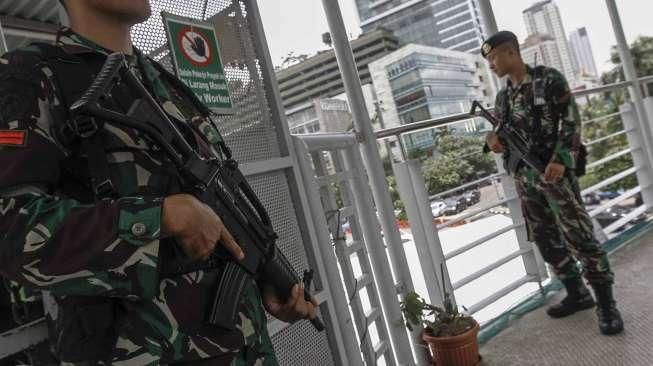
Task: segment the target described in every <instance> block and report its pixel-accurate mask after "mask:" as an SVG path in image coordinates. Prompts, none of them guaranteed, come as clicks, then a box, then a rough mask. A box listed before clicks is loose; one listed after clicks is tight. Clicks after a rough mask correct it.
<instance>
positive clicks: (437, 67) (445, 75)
mask: <svg viewBox="0 0 653 366" xmlns="http://www.w3.org/2000/svg"><path fill="white" fill-rule="evenodd" d="M370 73H371V75H372V82H373V83H374V89H375V91H376V96H377V98H378V103H379V105H380V106H381V108H380V109H381V115H382V118H383V121H384V124H385V127H395V126H400V125H405V124H409V123H413V122H419V121H423V120H427V119H430V118H437V117H442V116H446V115H451V114H456V113H465V112H468V111H469V109H470V107H471V104H472V101H473V100H479V101H481V102H482V103H483V104H490V103H492V102H493V98H492V95H491V85H490V84H489V82H490V74H489V73H488V70H487V68H486V67H485V60H483V59H482V58H481V56H480V55H474V54H470V53H468V52H460V51H451V50H445V49H442V48H436V47H428V46H423V45H416V44H409V45H406V46H404V47H402V48H400V49H399V50H397V51H395V52H393V53H391V54H389V55H387V56H384V57H383V58H381V59H379V60H376V61H374V62H372V63H370ZM488 127H489V125H487V124H485V123H484V122H483V121H475V120H473V119H469V120H467V121H464V122H460V123H457V124H454V125H451V126H449V127H448V128H449V130H450V131H451V132H454V133H460V134H467V133H469V134H474V133H478V132H479V131H484V130H486V129H487V128H488ZM436 130H437V128H434V129H427V130H421V131H418V132H414V133H409V134H405V135H404V136H403V140H404V141H403V143H404V147H405V148H406V150H407V151H411V150H414V149H427V148H431V147H433V144H434V142H435V139H434V137H435V135H436Z"/></svg>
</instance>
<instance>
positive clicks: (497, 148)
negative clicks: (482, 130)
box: [485, 132, 505, 154]
mask: <svg viewBox="0 0 653 366" xmlns="http://www.w3.org/2000/svg"><path fill="white" fill-rule="evenodd" d="M485 142H486V143H487V146H488V147H489V148H490V150H492V151H493V152H495V153H497V154H500V153H502V152H503V150H504V149H505V147H504V146H503V144H502V143H501V141H500V140H499V135H497V134H496V133H494V132H488V134H487V135H486V136H485Z"/></svg>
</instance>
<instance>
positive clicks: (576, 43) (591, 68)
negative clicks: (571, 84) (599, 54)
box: [569, 27, 598, 76]
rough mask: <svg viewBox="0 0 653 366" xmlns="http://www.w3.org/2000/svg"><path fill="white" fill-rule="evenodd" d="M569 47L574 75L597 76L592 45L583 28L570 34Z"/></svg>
mask: <svg viewBox="0 0 653 366" xmlns="http://www.w3.org/2000/svg"><path fill="white" fill-rule="evenodd" d="M569 47H570V48H571V53H572V55H573V57H574V61H575V62H574V64H575V70H574V71H575V73H576V75H588V76H598V72H597V71H596V63H595V62H594V53H593V52H592V45H591V44H590V39H589V37H588V35H587V30H586V29H585V27H583V28H579V29H576V30H574V31H573V32H571V34H570V35H569Z"/></svg>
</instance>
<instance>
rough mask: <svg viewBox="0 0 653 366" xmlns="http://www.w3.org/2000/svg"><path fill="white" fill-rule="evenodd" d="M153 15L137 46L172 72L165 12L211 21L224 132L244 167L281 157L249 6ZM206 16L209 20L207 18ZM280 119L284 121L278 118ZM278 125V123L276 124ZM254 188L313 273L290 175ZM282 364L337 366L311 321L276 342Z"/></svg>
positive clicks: (301, 266)
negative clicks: (227, 112)
mask: <svg viewBox="0 0 653 366" xmlns="http://www.w3.org/2000/svg"><path fill="white" fill-rule="evenodd" d="M151 4H152V12H153V14H154V15H153V16H152V17H151V18H150V19H149V20H148V21H147V22H145V23H143V24H141V25H139V26H137V27H135V28H134V30H133V37H134V41H135V43H136V45H137V46H138V47H139V48H140V49H141V50H143V51H144V52H145V53H147V54H148V55H150V56H151V57H153V58H154V59H155V60H158V61H159V62H161V63H162V64H163V65H165V66H166V67H167V68H169V69H170V70H172V66H171V62H170V56H169V53H170V52H169V49H168V46H167V39H166V35H165V31H164V28H163V23H162V20H161V17H160V15H159V14H160V12H161V11H166V12H169V13H172V14H176V15H181V16H186V17H192V18H196V19H201V18H204V19H207V21H210V22H212V23H214V25H215V27H216V31H217V36H218V41H219V43H220V50H221V55H222V61H223V64H224V65H225V75H226V77H227V82H228V85H229V91H230V94H231V97H232V102H233V106H234V114H233V116H222V117H219V119H218V121H219V128H220V132H221V133H222V135H223V136H224V137H225V140H226V141H227V144H228V145H229V146H230V147H231V149H232V151H233V152H234V156H235V158H236V159H237V160H238V161H239V162H241V163H250V162H256V161H265V160H270V159H275V158H279V157H281V154H280V150H279V146H281V145H284V144H283V143H282V141H281V138H282V136H283V135H282V134H281V133H279V131H278V130H277V126H279V125H280V123H279V121H278V120H275V119H274V118H275V117H274V116H273V115H272V112H271V108H270V107H269V106H270V105H273V103H274V100H272V99H273V98H271V97H270V96H269V95H266V88H265V85H264V84H263V80H264V77H263V72H264V71H263V70H262V68H261V61H260V60H261V59H260V57H263V56H262V55H261V54H260V52H259V51H257V49H256V47H255V44H257V42H255V39H254V38H253V37H254V36H253V34H254V32H253V31H252V27H251V26H250V24H249V19H248V17H247V15H248V14H247V5H246V4H247V2H246V1H241V2H239V1H232V0H209V1H202V0H177V1H171V0H152V1H151ZM203 15H204V16H203ZM276 118H279V116H277V117H276ZM275 121H276V122H277V123H275ZM248 180H249V182H250V184H251V185H252V187H253V189H254V190H255V192H256V193H257V194H258V196H259V197H260V198H261V201H262V202H263V204H264V205H265V207H266V208H267V210H268V213H269V214H270V218H271V220H272V223H273V225H274V228H275V231H276V232H277V234H278V235H279V239H278V241H277V243H278V245H279V247H280V248H281V250H282V251H283V252H284V254H286V256H287V257H288V259H289V260H290V262H291V263H292V265H293V266H294V267H295V269H296V270H297V271H298V272H300V273H301V272H303V270H305V269H307V268H308V262H307V257H306V252H305V250H304V247H303V243H302V235H301V232H300V229H299V227H300V226H299V223H298V221H297V216H296V214H295V206H294V203H293V200H292V195H291V192H290V187H289V184H288V178H287V176H286V171H285V170H284V171H276V172H273V173H268V174H261V175H257V176H254V177H250V178H249V179H248ZM272 341H273V343H274V348H275V351H276V353H277V357H278V359H279V362H280V364H281V365H284V366H286V365H288V366H293V365H298V366H304V365H332V364H333V357H332V354H331V350H330V347H329V342H328V339H327V336H326V334H325V333H324V332H322V333H318V332H316V331H315V330H314V328H313V327H312V325H311V324H310V323H308V322H298V323H296V324H294V325H292V326H289V327H287V328H285V329H283V330H281V331H279V332H278V333H276V334H275V335H274V336H273V337H272Z"/></svg>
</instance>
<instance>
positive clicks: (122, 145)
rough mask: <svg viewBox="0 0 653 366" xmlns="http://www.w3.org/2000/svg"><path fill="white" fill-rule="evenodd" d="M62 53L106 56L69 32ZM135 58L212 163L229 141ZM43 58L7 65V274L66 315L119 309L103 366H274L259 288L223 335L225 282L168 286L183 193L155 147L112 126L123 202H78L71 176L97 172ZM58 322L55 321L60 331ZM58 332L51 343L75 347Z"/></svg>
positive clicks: (3, 246)
mask: <svg viewBox="0 0 653 366" xmlns="http://www.w3.org/2000/svg"><path fill="white" fill-rule="evenodd" d="M58 43H59V45H60V46H63V45H66V47H67V48H68V49H74V50H75V54H76V55H77V56H78V57H80V58H82V59H86V58H88V57H102V58H104V57H106V55H107V54H108V51H107V50H105V49H102V48H101V47H100V46H98V45H96V44H94V43H92V42H91V41H89V40H87V39H84V38H82V37H81V36H79V35H76V34H74V33H73V32H71V31H69V30H65V31H63V32H62V34H61V37H60V39H59V41H58ZM135 55H136V56H133V57H130V60H129V61H130V64H131V65H132V66H133V67H134V68H135V69H136V70H137V71H138V73H139V74H140V75H141V76H142V75H143V74H145V75H147V76H148V77H149V79H150V80H151V81H152V86H151V88H152V91H153V93H154V94H155V95H156V96H157V97H158V99H159V101H161V104H162V106H163V108H164V109H165V110H166V111H167V112H168V113H170V114H172V115H176V116H179V118H180V119H181V120H183V121H191V120H192V122H189V123H188V124H189V125H190V129H189V130H192V131H193V132H194V134H195V137H196V140H197V141H196V142H197V145H198V146H199V149H200V150H201V151H202V153H204V154H211V153H215V152H216V151H217V150H218V148H217V141H218V140H219V138H220V137H219V136H220V135H219V133H218V131H217V129H216V128H215V127H214V125H213V124H212V123H211V122H210V121H207V120H205V119H202V118H193V117H194V116H198V115H199V114H198V113H196V111H195V110H194V108H193V107H191V106H190V103H187V102H186V101H185V99H184V98H183V97H182V95H181V93H179V92H178V91H177V90H175V89H174V88H173V87H172V85H171V84H170V83H169V82H167V81H166V80H165V79H164V78H162V77H160V75H159V73H158V71H157V70H156V69H155V68H154V67H153V66H152V65H151V64H150V62H149V61H148V60H146V59H145V58H144V57H143V56H142V55H141V54H140V53H139V52H135ZM42 56H43V55H42V54H41V53H40V49H39V48H37V47H34V46H29V47H26V48H23V49H20V50H17V51H13V52H10V53H8V54H6V55H4V56H3V57H2V58H0V166H1V167H2V169H0V233H1V234H0V273H2V275H3V276H6V277H7V278H9V279H11V280H13V281H16V282H17V283H20V284H21V285H23V286H26V287H29V288H33V289H39V290H48V291H49V292H50V293H51V294H52V295H53V296H54V298H55V300H56V302H57V303H59V304H61V303H63V302H65V301H66V299H67V298H68V297H71V296H80V295H81V296H87V297H89V298H104V299H112V301H113V302H114V304H115V306H116V308H117V309H119V311H118V312H117V314H119V315H117V318H116V319H115V321H116V322H117V323H116V324H118V326H117V333H118V337H117V342H116V344H115V349H114V351H113V353H112V354H111V360H110V362H105V363H112V364H114V365H159V364H176V363H180V364H189V365H191V364H196V363H197V364H205V363H210V364H211V365H254V364H257V365H261V364H263V365H276V364H277V361H276V358H275V356H274V350H273V348H272V344H271V341H270V338H269V335H268V333H267V319H266V316H265V311H264V310H263V306H262V302H261V297H260V292H259V290H258V288H257V286H256V284H255V283H253V282H252V283H251V284H250V285H249V286H248V287H247V289H246V290H245V291H244V294H243V296H242V298H241V302H240V314H239V315H240V319H239V321H238V325H237V329H236V330H235V331H226V330H222V329H219V328H217V327H213V326H210V325H207V324H205V322H204V316H205V314H204V312H205V309H204V308H205V307H206V306H205V305H206V304H207V302H208V301H210V300H211V296H212V295H213V290H214V289H215V285H216V281H217V279H218V274H217V273H215V272H206V271H197V272H193V273H189V274H185V275H180V276H175V277H171V278H161V277H160V276H159V271H160V267H161V265H162V262H164V259H163V258H164V255H163V253H164V252H166V251H167V250H170V247H172V246H174V245H175V244H173V242H171V241H169V240H168V239H164V238H161V231H160V225H161V211H162V201H163V198H164V197H166V196H168V195H170V194H173V193H177V192H178V191H177V189H178V186H179V184H178V176H177V172H175V171H174V169H172V168H171V165H170V164H165V161H166V159H165V158H164V157H163V154H162V152H161V151H160V150H159V149H158V148H157V147H155V146H153V145H152V144H151V143H150V142H149V139H146V138H144V137H143V136H142V135H141V134H140V133H139V132H137V131H134V130H129V129H123V128H119V127H115V126H111V125H105V126H104V130H103V131H101V132H102V134H103V135H102V139H103V140H102V141H103V142H104V144H105V146H104V148H105V151H106V157H107V161H108V163H109V167H110V173H111V179H112V181H113V183H114V185H115V186H116V191H117V192H118V196H119V198H117V199H114V200H107V199H105V200H101V201H97V202H95V201H93V200H92V199H91V200H86V201H84V200H80V199H76V198H73V197H78V196H77V195H76V194H77V193H79V191H78V190H75V189H73V188H72V187H74V186H73V185H71V183H70V182H72V181H74V179H73V177H71V175H73V174H72V172H82V174H80V175H82V176H87V177H88V168H87V166H86V164H80V163H79V161H78V160H75V159H74V158H73V157H74V156H75V152H74V151H73V150H71V148H70V147H69V146H68V145H67V144H66V143H64V141H62V138H61V136H60V134H59V133H58V131H60V128H61V126H62V125H63V123H64V122H65V117H64V116H65V115H66V113H65V111H64V110H63V105H62V102H61V96H60V95H59V93H58V90H57V87H56V83H55V82H54V80H53V79H54V78H53V71H52V69H51V68H50V67H49V66H48V64H47V63H45V62H44V61H43V57H42ZM82 183H84V182H82ZM81 186H82V185H80V186H77V187H81ZM85 187H87V186H85ZM88 194H89V192H86V195H87V196H88ZM82 196H83V195H82ZM91 197H92V195H91ZM60 310H61V308H60V307H59V310H58V311H55V312H54V313H53V314H52V316H53V318H55V320H58V319H57V318H58V317H61V316H62V313H61V311H60ZM63 315H65V314H63ZM57 331H58V332H59V333H58V334H54V336H55V337H57V338H56V339H55V340H54V343H56V342H57V341H58V340H60V339H66V337H70V336H71V335H70V334H67V333H66V332H65V330H61V329H59V330H57ZM55 346H56V345H55ZM79 347H83V343H80V344H79ZM80 364H89V363H80Z"/></svg>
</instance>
